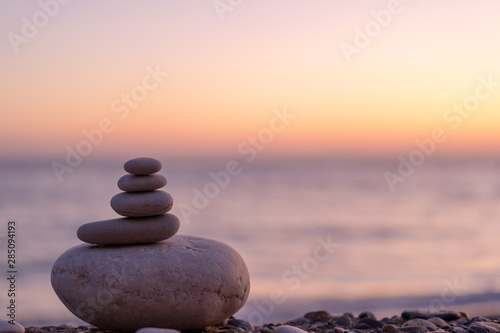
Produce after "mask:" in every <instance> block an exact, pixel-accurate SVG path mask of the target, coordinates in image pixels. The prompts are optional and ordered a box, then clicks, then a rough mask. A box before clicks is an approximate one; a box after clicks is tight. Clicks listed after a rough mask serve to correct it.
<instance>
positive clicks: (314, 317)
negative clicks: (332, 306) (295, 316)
mask: <svg viewBox="0 0 500 333" xmlns="http://www.w3.org/2000/svg"><path fill="white" fill-rule="evenodd" d="M331 317H332V315H331V314H330V312H328V311H325V310H320V311H311V312H308V313H306V314H305V315H304V318H307V319H309V320H311V321H312V322H317V321H321V322H325V321H328V319H330V318H331Z"/></svg>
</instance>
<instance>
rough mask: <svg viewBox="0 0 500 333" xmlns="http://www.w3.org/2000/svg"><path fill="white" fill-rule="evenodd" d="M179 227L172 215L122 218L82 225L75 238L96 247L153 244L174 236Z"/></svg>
mask: <svg viewBox="0 0 500 333" xmlns="http://www.w3.org/2000/svg"><path fill="white" fill-rule="evenodd" d="M179 226H180V222H179V219H178V218H177V216H175V215H173V214H164V215H158V216H151V217H137V218H125V217H123V218H118V219H112V220H105V221H98V222H91V223H87V224H84V225H82V226H81V227H80V228H78V231H77V236H78V238H79V239H80V240H81V241H83V242H86V243H90V244H97V245H127V244H142V243H154V242H159V241H162V240H165V239H168V238H170V237H172V236H173V235H175V234H176V233H177V231H178V230H179Z"/></svg>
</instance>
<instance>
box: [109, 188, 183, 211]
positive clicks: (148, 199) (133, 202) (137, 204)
mask: <svg viewBox="0 0 500 333" xmlns="http://www.w3.org/2000/svg"><path fill="white" fill-rule="evenodd" d="M173 203H174V199H173V198H172V196H171V195H170V194H169V193H167V192H165V191H151V192H132V193H129V192H122V193H118V194H116V195H115V196H114V197H113V198H111V208H113V210H114V211H115V212H116V213H118V214H119V215H122V216H127V217H145V216H155V215H161V214H165V213H166V212H168V211H169V210H170V209H171V208H172V205H173Z"/></svg>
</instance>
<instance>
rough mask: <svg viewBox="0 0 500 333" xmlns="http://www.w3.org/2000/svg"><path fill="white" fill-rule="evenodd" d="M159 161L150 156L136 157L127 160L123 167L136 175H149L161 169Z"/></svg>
mask: <svg viewBox="0 0 500 333" xmlns="http://www.w3.org/2000/svg"><path fill="white" fill-rule="evenodd" d="M161 167H162V165H161V162H160V161H158V160H156V159H154V158H150V157H138V158H134V159H131V160H128V161H127V162H125V164H124V165H123V168H124V169H125V171H127V172H128V173H131V174H133V175H137V176H144V175H150V174H152V173H155V172H158V171H160V170H161Z"/></svg>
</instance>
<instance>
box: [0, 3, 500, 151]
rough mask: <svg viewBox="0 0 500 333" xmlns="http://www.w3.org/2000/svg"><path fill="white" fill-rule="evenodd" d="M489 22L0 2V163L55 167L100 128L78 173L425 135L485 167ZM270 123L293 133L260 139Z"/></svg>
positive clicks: (272, 8)
mask: <svg viewBox="0 0 500 333" xmlns="http://www.w3.org/2000/svg"><path fill="white" fill-rule="evenodd" d="M61 2H64V1H62V0H61ZM231 3H232V4H233V5H234V6H232V5H230V4H231ZM214 4H215V5H214ZM499 12H500V2H498V1H493V0H489V1H486V0H482V1H481V0H479V1H461V0H443V1H430V0H422V1H411V0H401V1H379V0H377V1H374V0H372V1H368V0H359V1H332V0H318V1H304V0H302V1H298V0H290V1H276V0H252V1H245V0H243V1H240V2H238V1H236V0H233V1H227V0H220V1H212V0H203V1H200V0H198V1H193V0H182V1H180V0H179V1H164V0H161V1H96V0H91V1H70V2H68V3H67V4H66V3H60V2H56V0H40V1H6V0H1V1H0V27H1V30H0V31H1V34H2V36H3V37H2V40H1V42H0V73H1V80H0V103H1V104H0V107H1V121H0V127H1V131H0V140H1V147H2V149H1V153H2V158H3V159H17V158H35V157H41V158H54V159H64V156H65V155H66V149H67V147H70V148H73V149H76V148H77V147H78V145H79V144H80V143H81V142H82V141H85V140H88V139H87V137H86V136H85V134H84V133H83V132H84V131H85V130H86V131H89V132H90V133H94V134H95V133H97V132H96V131H100V129H99V126H101V125H100V124H102V123H103V122H104V123H105V127H106V130H107V132H106V133H103V132H102V133H103V134H102V137H100V136H99V135H98V134H95V136H94V139H95V140H97V141H96V142H97V143H94V144H93V146H92V148H91V149H92V153H91V155H89V158H98V157H105V156H114V155H117V156H118V155H120V154H125V153H130V152H137V153H135V154H134V155H147V154H155V153H157V152H168V153H172V154H182V155H183V156H193V155H198V154H234V153H236V152H237V151H238V147H239V146H240V145H241V144H242V143H243V144H245V142H248V137H249V136H258V134H259V133H261V135H263V138H265V140H267V141H266V142H265V151H266V153H267V154H269V155H276V154H318V155H323V156H325V155H334V154H340V153H342V154H346V153H349V154H366V153H370V154H374V153H375V154H376V153H381V154H387V153H389V154H391V153H401V152H405V151H411V150H412V149H414V148H415V143H414V141H415V140H417V139H418V140H423V139H426V138H430V137H431V133H432V131H433V130H434V129H435V128H442V129H443V130H444V132H445V133H446V135H447V140H446V141H445V142H444V143H443V144H441V145H440V146H439V149H440V151H442V152H443V153H445V152H451V153H456V152H464V153H468V152H483V153H491V154H494V153H498V152H499V151H500V146H499V145H498V143H499V142H500V130H499V129H500V44H499V43H498V37H499V34H500V20H498V13H499ZM377 20H378V21H377ZM33 28H34V29H35V30H33ZM370 29H371V30H370ZM360 31H367V32H368V35H364V34H365V33H364V32H362V33H361V34H360ZM362 34H363V35H362ZM369 35H371V36H369ZM356 43H357V44H356ZM360 43H361V44H360ZM363 43H364V44H363ZM356 45H358V46H356ZM343 50H344V51H343ZM345 50H351V51H352V50H356V52H353V53H349V54H348V53H346V51H345ZM154 71H157V72H160V74H156V79H155V75H152V74H151V72H154ZM166 73H168V75H167V74H166ZM488 80H489V82H490V83H489V84H487V85H485V84H484V82H487V81H488ZM145 86H147V89H146V88H144V87H145ZM478 94H479V95H478ZM126 95H129V96H132V97H131V98H132V102H130V101H129V103H130V104H128V106H127V104H126V102H125V100H124V98H125V97H124V96H126ZM134 96H136V97H135V98H137V99H140V100H135V101H134V100H133V99H134ZM463 103H466V104H467V103H469V104H468V106H467V105H466V106H465V107H466V108H469V109H470V110H471V111H470V112H469V111H467V110H466V111H463V112H462V113H458V111H453V108H454V105H459V104H463ZM132 105H133V107H132ZM285 109H286V112H288V114H290V115H293V116H294V118H293V119H291V118H290V121H289V122H288V123H287V124H279V125H280V126H279V129H280V130H279V131H275V132H274V133H273V137H272V138H271V139H269V136H266V135H269V133H270V130H265V129H264V128H266V127H269V126H270V124H271V123H274V124H278V123H277V120H273V117H276V115H275V113H276V112H278V111H276V110H280V111H279V112H285V111H284V110H285ZM450 109H451V110H450ZM273 110H274V112H275V113H273ZM281 125H284V127H282V126H281ZM101 141H102V142H101ZM82 147H83V146H82ZM82 147H80V148H82ZM82 149H83V148H82Z"/></svg>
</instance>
